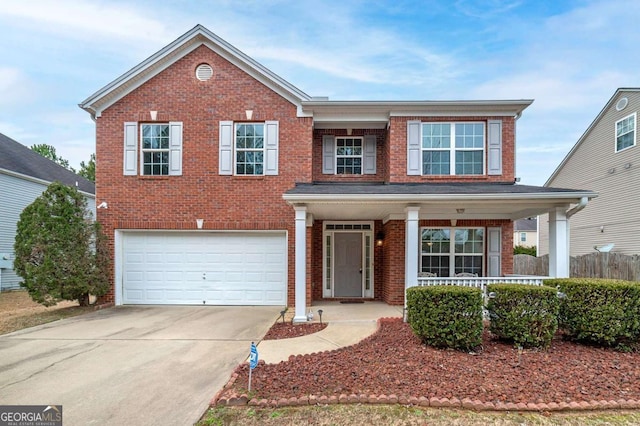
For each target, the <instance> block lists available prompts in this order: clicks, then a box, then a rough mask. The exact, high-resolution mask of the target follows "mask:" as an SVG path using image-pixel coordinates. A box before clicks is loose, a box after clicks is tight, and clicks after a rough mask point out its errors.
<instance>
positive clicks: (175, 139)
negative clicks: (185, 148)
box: [169, 121, 182, 176]
mask: <svg viewBox="0 0 640 426" xmlns="http://www.w3.org/2000/svg"><path fill="white" fill-rule="evenodd" d="M169 175H171V176H181V175H182V122H180V121H172V122H170V123H169Z"/></svg>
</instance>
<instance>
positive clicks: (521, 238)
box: [520, 232, 527, 243]
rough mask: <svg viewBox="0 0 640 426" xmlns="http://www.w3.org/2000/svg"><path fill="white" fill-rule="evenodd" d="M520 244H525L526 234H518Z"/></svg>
mask: <svg viewBox="0 0 640 426" xmlns="http://www.w3.org/2000/svg"><path fill="white" fill-rule="evenodd" d="M520 242H521V243H526V242H527V233H526V232H521V233H520Z"/></svg>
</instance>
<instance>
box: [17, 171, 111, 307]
mask: <svg viewBox="0 0 640 426" xmlns="http://www.w3.org/2000/svg"><path fill="white" fill-rule="evenodd" d="M14 250H15V254H16V258H15V261H14V269H15V271H16V272H17V273H18V275H20V276H21V277H22V279H23V281H22V283H21V285H22V286H23V287H25V288H26V289H27V291H28V292H29V295H30V296H31V298H32V299H33V300H34V301H36V302H38V303H41V304H43V305H45V306H52V305H55V304H56V303H58V302H59V301H61V300H78V301H79V303H80V305H82V306H84V305H87V304H88V303H89V295H90V294H92V295H96V296H101V295H103V294H105V293H106V291H107V290H108V288H109V281H108V270H109V269H108V268H109V257H108V252H107V250H108V247H107V244H106V240H105V237H104V234H103V233H102V231H101V230H100V225H99V224H98V223H96V222H94V221H93V220H92V218H91V212H90V211H89V210H88V209H87V202H86V200H85V198H84V196H82V195H81V194H80V193H79V192H78V190H77V189H75V188H72V187H68V186H66V185H63V184H61V183H59V182H54V183H52V184H51V185H49V187H48V188H47V190H46V191H44V192H43V193H42V195H41V196H40V197H38V198H36V200H35V201H34V202H33V203H31V204H30V205H29V206H27V207H26V208H25V209H24V210H23V211H22V213H21V214H20V220H19V221H18V229H17V232H16V238H15V244H14Z"/></svg>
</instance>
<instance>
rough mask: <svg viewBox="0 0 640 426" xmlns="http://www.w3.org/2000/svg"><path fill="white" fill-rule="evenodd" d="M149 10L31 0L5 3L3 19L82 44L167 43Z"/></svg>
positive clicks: (165, 34)
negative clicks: (99, 40)
mask: <svg viewBox="0 0 640 426" xmlns="http://www.w3.org/2000/svg"><path fill="white" fill-rule="evenodd" d="M146 10H147V12H145V9H137V8H135V7H134V6H131V5H130V4H122V3H116V2H101V1H85V0H57V1H55V2H52V1H50V0H30V1H13V2H5V3H4V4H3V6H2V8H1V9H0V17H4V18H9V20H11V22H12V24H14V25H16V24H18V25H19V24H20V23H24V24H27V25H29V26H30V27H33V28H35V29H37V30H38V31H42V32H47V33H54V34H59V35H63V36H65V37H70V38H75V39H79V40H86V39H87V38H107V39H118V40H121V41H127V40H138V41H153V42H158V41H163V42H164V41H166V40H167V38H168V37H170V35H169V34H168V33H169V32H168V31H167V26H166V25H165V24H163V21H162V20H160V19H154V18H153V14H151V13H149V12H148V9H146ZM151 10H153V9H151Z"/></svg>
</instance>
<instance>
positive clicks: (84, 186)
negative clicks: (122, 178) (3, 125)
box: [0, 133, 96, 194]
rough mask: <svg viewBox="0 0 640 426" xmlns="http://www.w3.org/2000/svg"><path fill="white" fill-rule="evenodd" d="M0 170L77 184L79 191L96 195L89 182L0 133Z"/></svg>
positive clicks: (50, 180) (47, 180)
mask: <svg viewBox="0 0 640 426" xmlns="http://www.w3.org/2000/svg"><path fill="white" fill-rule="evenodd" d="M0 169H4V170H7V171H9V172H14V173H19V174H22V175H26V176H29V177H32V178H36V179H41V180H44V181H46V182H55V181H58V182H61V183H63V184H65V185H69V186H76V184H77V188H78V190H80V191H83V192H86V193H89V194H95V193H96V186H95V184H94V183H93V182H91V181H90V180H88V179H86V178H84V177H82V176H80V175H77V174H75V173H73V172H72V171H70V170H67V169H65V168H64V167H62V166H61V165H59V164H57V163H55V162H54V161H51V160H49V159H48V158H45V157H43V156H42V155H40V154H38V153H37V152H35V151H33V150H31V149H30V148H28V147H26V146H24V145H22V144H21V143H19V142H16V141H15V140H13V139H11V138H9V137H7V136H5V135H3V134H2V133H0Z"/></svg>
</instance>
